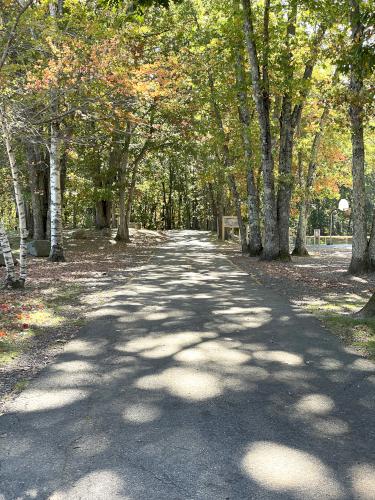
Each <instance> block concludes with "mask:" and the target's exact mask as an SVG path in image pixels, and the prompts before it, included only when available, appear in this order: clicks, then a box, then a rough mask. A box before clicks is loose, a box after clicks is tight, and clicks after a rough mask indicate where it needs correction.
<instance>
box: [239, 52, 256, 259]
mask: <svg viewBox="0 0 375 500" xmlns="http://www.w3.org/2000/svg"><path fill="white" fill-rule="evenodd" d="M241 49H242V47H241V48H240V47H236V49H235V66H236V83H237V98H238V117H239V121H240V125H241V135H242V143H243V148H244V153H245V163H246V168H247V207H248V216H249V233H250V234H249V243H248V251H249V253H250V255H253V256H255V255H260V254H261V252H262V238H261V234H260V225H259V206H258V193H257V188H256V184H255V177H254V167H253V151H252V147H251V137H250V110H249V103H248V96H247V90H246V79H245V69H244V60H243V56H242V52H241Z"/></svg>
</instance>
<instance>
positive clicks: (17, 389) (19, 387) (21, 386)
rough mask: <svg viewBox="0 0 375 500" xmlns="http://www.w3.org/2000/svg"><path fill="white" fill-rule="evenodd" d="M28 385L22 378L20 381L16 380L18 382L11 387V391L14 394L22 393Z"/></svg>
mask: <svg viewBox="0 0 375 500" xmlns="http://www.w3.org/2000/svg"><path fill="white" fill-rule="evenodd" d="M28 385H29V381H28V380H26V379H24V378H22V379H20V380H18V381H17V382H16V383H15V384H14V386H13V390H14V391H15V392H22V391H24V390H25V389H26V387H27V386H28Z"/></svg>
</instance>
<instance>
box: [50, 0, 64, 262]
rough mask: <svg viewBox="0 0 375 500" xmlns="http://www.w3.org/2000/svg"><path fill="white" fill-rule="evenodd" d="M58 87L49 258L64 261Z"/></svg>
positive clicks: (55, 9) (55, 7)
mask: <svg viewBox="0 0 375 500" xmlns="http://www.w3.org/2000/svg"><path fill="white" fill-rule="evenodd" d="M49 10H50V16H51V17H52V18H53V19H56V18H58V17H60V16H61V15H62V13H63V0H58V1H57V3H55V2H53V1H52V2H50V4H49ZM58 92H59V91H58V89H52V90H51V114H52V120H51V127H50V133H51V139H50V146H49V157H50V221H51V229H50V231H51V250H50V254H49V260H51V261H52V262H64V261H65V257H64V245H63V225H62V197H61V161H60V160H61V158H60V130H59V128H60V124H59V121H58V118H57V116H58V113H59V95H58Z"/></svg>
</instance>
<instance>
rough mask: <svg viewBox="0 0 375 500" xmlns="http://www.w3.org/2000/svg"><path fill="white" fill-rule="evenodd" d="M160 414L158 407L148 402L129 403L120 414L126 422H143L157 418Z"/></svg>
mask: <svg viewBox="0 0 375 500" xmlns="http://www.w3.org/2000/svg"><path fill="white" fill-rule="evenodd" d="M160 415H161V412H160V410H159V408H157V407H156V406H152V405H149V404H142V403H139V404H134V405H129V406H128V407H127V408H126V409H125V410H124V412H123V414H122V416H123V418H124V419H125V420H127V421H128V422H132V423H134V424H145V423H148V422H153V421H154V420H157V419H158V418H159V417H160Z"/></svg>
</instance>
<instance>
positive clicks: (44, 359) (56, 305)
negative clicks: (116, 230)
mask: <svg viewBox="0 0 375 500" xmlns="http://www.w3.org/2000/svg"><path fill="white" fill-rule="evenodd" d="M88 236H89V237H88V238H85V239H74V238H73V237H72V232H67V233H66V235H65V256H66V262H64V263H51V262H49V261H48V260H47V259H46V258H35V257H29V259H28V279H27V282H26V287H25V289H24V290H22V291H4V290H3V291H0V399H2V397H4V396H5V395H8V397H11V395H12V394H14V393H17V392H19V391H21V390H22V389H23V388H24V387H25V386H26V385H27V383H28V380H29V379H30V378H32V377H33V376H35V375H36V374H37V373H39V372H40V370H41V369H43V368H44V366H46V365H47V364H48V363H49V362H50V361H51V360H52V359H53V358H54V356H56V354H57V353H58V352H60V350H61V349H62V346H63V344H64V343H65V342H66V341H68V340H69V339H70V338H72V337H74V335H75V334H76V332H77V331H78V329H79V328H80V327H81V326H82V324H83V323H84V321H85V315H84V312H85V310H87V308H88V307H90V304H94V303H95V302H96V301H97V300H99V296H100V295H103V293H105V290H106V289H107V288H109V287H113V286H116V284H124V283H126V281H127V280H128V279H129V278H130V277H131V276H132V275H133V274H135V273H137V272H142V266H143V265H145V264H146V263H147V261H148V260H149V258H150V257H151V256H152V255H153V253H154V251H155V248H156V247H157V246H158V245H159V244H160V243H161V242H163V241H164V240H165V238H166V236H165V235H164V234H162V233H159V232H156V231H147V230H131V238H132V241H131V243H128V244H125V243H121V242H116V241H115V240H114V239H113V238H112V237H104V236H103V235H102V234H101V233H100V232H95V231H93V232H90V233H88ZM3 275H4V276H5V269H4V268H0V280H1V281H2V280H3V278H4V276H3ZM0 411H1V403H0Z"/></svg>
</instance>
